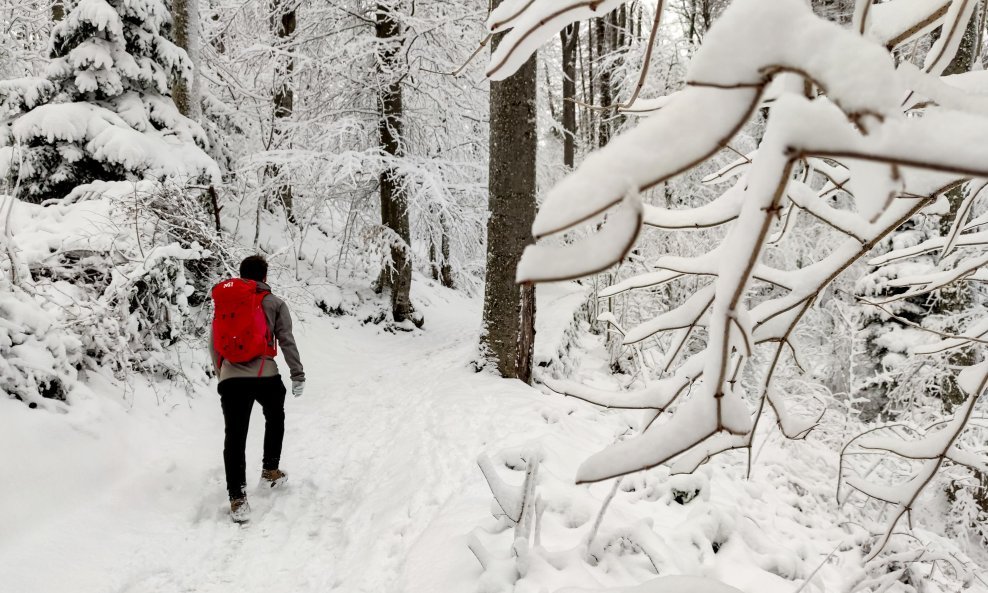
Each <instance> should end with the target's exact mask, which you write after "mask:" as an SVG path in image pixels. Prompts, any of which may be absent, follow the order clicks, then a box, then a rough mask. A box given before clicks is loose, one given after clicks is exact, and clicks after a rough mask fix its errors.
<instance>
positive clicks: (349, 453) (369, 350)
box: [0, 292, 543, 593]
mask: <svg viewBox="0 0 988 593" xmlns="http://www.w3.org/2000/svg"><path fill="white" fill-rule="evenodd" d="M426 296H427V298H428V299H431V300H433V301H437V302H434V303H431V304H430V303H424V304H425V313H426V316H427V323H428V324H429V325H428V329H427V331H424V332H416V333H411V334H398V335H393V334H388V333H384V332H383V331H379V330H377V329H376V328H375V326H361V325H360V324H359V323H358V322H357V321H355V320H354V319H352V318H339V319H334V320H331V319H327V318H325V317H321V318H319V319H314V320H312V321H310V322H309V323H307V324H302V325H304V326H305V327H303V328H302V329H301V331H299V332H298V333H299V342H300V347H301V351H302V356H303V361H304V362H305V364H306V372H307V375H308V384H307V387H306V393H305V395H304V397H303V398H302V399H299V400H289V401H288V403H287V420H286V423H287V430H286V438H285V449H284V453H283V456H282V457H283V463H282V467H283V468H284V469H285V470H286V471H288V472H289V473H290V477H291V481H290V483H289V487H288V488H286V489H284V490H280V491H270V490H268V491H262V490H260V489H259V488H258V487H257V486H255V485H254V480H256V479H257V476H259V473H260V456H261V437H262V433H263V430H262V427H263V417H262V416H261V414H260V409H259V407H257V406H255V410H254V416H253V417H252V430H251V434H250V440H249V443H248V452H247V453H248V496H249V498H250V502H251V506H252V509H253V515H252V520H251V522H250V523H249V524H248V525H247V526H246V527H240V526H237V525H234V524H232V523H230V521H229V519H228V518H227V516H226V500H225V492H224V489H223V483H222V456H221V450H222V432H223V431H222V416H221V414H220V410H219V403H218V401H217V399H216V396H215V395H213V394H212V393H204V394H202V395H200V397H198V398H197V399H195V400H192V401H191V403H190V405H188V406H187V405H185V404H184V402H183V405H181V406H177V407H175V408H173V409H172V410H171V411H169V412H168V416H169V418H168V419H167V420H165V419H162V417H161V410H160V408H158V409H157V410H156V409H155V406H154V405H153V404H151V405H146V406H145V407H146V408H149V409H141V407H140V406H138V405H135V407H134V409H132V410H131V411H130V412H127V413H125V412H123V411H122V410H118V409H116V408H119V406H118V405H116V404H108V403H107V401H106V400H107V398H105V397H93V398H90V399H87V400H86V401H85V402H80V403H79V406H81V407H84V408H87V409H86V410H83V411H81V412H77V410H73V412H72V414H70V418H72V422H71V426H73V427H75V428H71V429H66V428H65V427H64V426H63V425H64V424H65V423H64V418H57V417H54V416H50V415H45V414H42V413H38V412H34V411H27V410H24V409H23V406H20V408H18V405H19V404H18V403H17V402H0V428H2V429H4V430H3V431H2V434H0V450H8V451H10V450H13V451H18V450H19V451H23V452H24V455H21V456H17V455H15V457H17V459H16V460H15V461H14V464H13V468H12V469H13V475H19V476H22V478H23V479H22V480H17V482H18V483H20V484H21V486H22V487H23V489H22V490H18V487H17V486H15V484H14V483H12V481H10V480H3V481H0V524H4V523H6V524H8V525H13V528H12V529H11V530H7V535H4V530H0V583H3V587H2V588H3V589H4V590H9V591H24V592H38V593H49V592H50V593H61V592H66V593H68V592H72V593H86V592H90V591H91V592H101V593H102V592H114V593H139V592H150V591H154V592H156V593H171V592H176V593H177V592H190V591H195V592H201V593H206V592H214V591H215V592H222V591H237V592H245V591H246V592H250V591H263V592H266V593H272V592H279V591H285V592H289V591H292V592H306V591H313V592H315V591H318V592H325V591H343V592H347V593H350V592H354V593H355V592H360V591H368V592H369V591H375V592H380V591H388V592H398V591H426V590H429V591H443V589H442V588H441V583H442V582H443V578H444V577H443V575H444V574H448V575H450V576H449V579H450V582H455V581H456V580H458V579H462V577H463V576H464V572H473V573H475V574H479V572H480V569H479V566H477V565H476V562H475V561H474V560H473V559H472V557H471V556H470V555H469V552H468V551H467V550H466V548H465V546H463V545H462V542H451V541H442V542H436V541H432V542H429V544H428V545H425V546H418V547H416V545H415V544H416V541H417V540H418V538H419V537H420V536H421V534H423V533H424V532H425V531H426V528H427V527H428V526H429V525H430V523H433V522H440V523H441V522H448V523H449V525H450V529H445V530H444V529H439V530H435V529H433V530H430V532H436V533H454V534H455V533H461V534H465V533H466V532H468V531H469V530H470V528H471V521H469V520H467V521H462V522H459V524H458V522H457V517H458V516H460V515H462V514H463V513H466V514H467V515H470V516H472V517H474V518H475V517H476V516H477V514H478V513H483V512H484V511H485V509H487V508H488V507H489V504H490V494H489V491H488V490H487V489H486V485H485V484H484V482H483V480H482V479H481V477H480V474H479V472H478V470H477V468H476V464H475V462H474V460H475V458H476V456H477V454H478V453H479V452H480V451H481V450H483V449H484V447H485V445H486V443H488V442H491V441H492V442H493V443H495V444H496V443H498V442H500V441H502V440H503V439H505V438H506V437H508V436H509V435H510V434H511V433H514V432H519V431H530V430H532V429H535V428H537V426H538V425H539V423H540V422H541V418H540V416H539V415H538V414H536V413H533V411H532V407H531V406H530V405H522V406H517V405H512V402H511V401H510V400H511V399H515V398H517V402H516V403H525V402H527V403H529V404H531V403H532V402H533V401H534V400H536V399H538V400H542V398H540V397H539V396H538V395H537V394H536V392H534V391H533V390H531V389H529V388H527V387H525V386H523V385H522V384H520V383H518V382H511V381H504V380H499V379H495V378H492V377H490V376H487V375H483V374H477V373H474V372H472V371H471V370H470V369H469V368H468V366H467V363H468V361H469V360H470V357H471V355H472V354H473V353H474V351H475V350H474V349H475V343H476V342H475V340H476V330H475V327H476V325H477V319H478V315H479V311H478V310H477V308H476V303H474V302H470V301H467V300H465V299H462V298H461V297H459V296H457V295H455V294H452V293H445V292H444V293H434V292H431V293H429V294H428V295H426ZM438 301H445V302H438ZM143 395H144V396H146V397H148V398H151V397H152V396H149V395H148V394H143ZM141 396H142V394H141V393H138V394H137V396H136V398H140V397H141ZM505 398H509V399H508V400H506V399H505ZM538 405H543V402H541V401H540V402H539V403H538ZM512 410H514V411H512ZM83 412H85V413H83ZM32 415H33V416H34V417H33V418H32ZM59 422H62V425H60V424H59ZM39 423H40V424H44V425H45V426H41V425H39ZM25 426H26V427H30V428H25ZM59 426H62V427H61V428H60V429H59ZM8 428H9V429H10V430H6V429H8ZM51 431H54V432H51ZM52 434H60V437H64V438H57V439H56V440H58V442H51V441H52V440H53V439H52V437H51V435H52ZM8 469H11V468H8ZM451 501H454V502H452V503H451ZM8 518H9V519H10V520H9V521H8V520H7V519H8ZM432 537H435V536H432ZM450 554H453V555H454V556H455V557H450V556H449V555H450ZM461 582H462V581H461ZM437 587H438V588H437Z"/></svg>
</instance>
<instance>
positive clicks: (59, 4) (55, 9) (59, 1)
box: [51, 0, 65, 23]
mask: <svg viewBox="0 0 988 593" xmlns="http://www.w3.org/2000/svg"><path fill="white" fill-rule="evenodd" d="M64 18H65V3H64V2H63V0H55V1H54V2H52V3H51V20H53V21H55V22H56V23H57V22H59V21H60V20H62V19H64Z"/></svg>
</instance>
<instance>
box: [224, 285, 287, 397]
mask: <svg viewBox="0 0 988 593" xmlns="http://www.w3.org/2000/svg"><path fill="white" fill-rule="evenodd" d="M257 288H258V289H259V290H268V291H270V290H271V287H269V286H268V285H267V284H265V283H263V282H258V283H257ZM261 307H262V308H263V309H264V315H265V316H266V317H267V318H268V327H269V328H272V331H271V333H272V335H273V336H274V338H275V340H277V342H278V348H279V349H280V350H281V352H282V354H284V355H285V360H286V361H287V362H288V368H289V370H290V371H291V377H292V381H305V372H304V371H303V370H302V359H301V358H299V355H298V347H297V346H295V336H294V335H292V316H291V313H289V311H288V305H287V304H285V301H283V300H281V299H280V298H278V297H276V296H274V295H273V294H271V293H270V292H269V293H268V294H267V295H265V297H264V300H263V301H261ZM209 351H210V354H211V355H212V357H213V368H214V369H215V370H216V376H217V377H219V380H220V382H223V381H226V380H227V379H233V378H237V377H253V378H257V377H275V376H277V375H278V374H279V373H278V363H277V362H275V360H274V359H273V358H270V357H267V356H264V357H261V358H256V359H254V360H252V361H250V362H244V363H234V362H230V361H229V360H224V361H223V365H222V367H220V366H219V364H218V363H219V358H220V357H219V353H218V352H216V348H214V347H213V330H212V328H210V330H209ZM262 359H263V360H262Z"/></svg>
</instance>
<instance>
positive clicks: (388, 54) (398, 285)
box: [375, 4, 419, 323]
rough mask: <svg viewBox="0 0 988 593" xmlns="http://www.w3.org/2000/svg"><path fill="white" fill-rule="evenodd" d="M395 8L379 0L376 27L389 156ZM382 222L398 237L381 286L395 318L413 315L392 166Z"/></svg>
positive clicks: (405, 236)
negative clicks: (386, 294) (388, 299)
mask: <svg viewBox="0 0 988 593" xmlns="http://www.w3.org/2000/svg"><path fill="white" fill-rule="evenodd" d="M393 10H394V8H393V7H392V6H391V5H389V4H378V5H377V15H376V21H375V31H376V33H377V38H378V40H379V46H378V47H379V48H380V49H379V52H380V59H379V60H378V64H379V66H378V70H379V72H378V74H379V76H380V84H379V88H380V91H379V92H380V96H379V97H378V115H379V119H378V131H379V133H380V140H381V150H382V152H384V153H385V154H386V155H389V156H391V157H400V156H402V154H403V149H402V145H401V134H402V121H401V120H402V116H403V106H402V97H401V76H400V72H399V70H400V67H399V66H400V65H399V50H400V49H401V39H400V38H401V24H400V23H399V22H398V21H397V20H396V19H395V14H394V12H393ZM380 184H381V223H382V224H383V225H384V226H386V227H388V228H389V229H391V230H392V231H393V232H394V233H395V235H397V237H398V239H399V240H396V241H394V242H393V243H392V245H391V263H392V266H393V268H392V269H389V270H384V271H383V272H382V274H381V282H380V285H381V288H388V289H390V292H391V314H392V316H393V317H394V320H395V321H396V322H402V321H404V320H406V319H411V320H413V321H415V322H416V323H419V322H418V320H416V319H415V318H414V309H413V308H412V301H411V297H410V296H409V295H410V293H411V289H412V259H411V255H412V254H411V245H412V235H411V227H410V224H409V220H408V201H407V199H406V196H405V192H404V188H403V184H402V179H401V177H400V175H399V173H398V172H397V171H396V170H395V169H394V168H388V169H386V170H385V171H384V172H382V173H381V178H380Z"/></svg>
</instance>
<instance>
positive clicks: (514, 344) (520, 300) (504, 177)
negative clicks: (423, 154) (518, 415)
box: [481, 0, 537, 383]
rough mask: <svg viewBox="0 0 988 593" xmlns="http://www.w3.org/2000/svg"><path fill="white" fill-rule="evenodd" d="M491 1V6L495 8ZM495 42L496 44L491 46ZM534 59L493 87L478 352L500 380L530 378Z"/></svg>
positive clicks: (532, 304) (532, 296)
mask: <svg viewBox="0 0 988 593" xmlns="http://www.w3.org/2000/svg"><path fill="white" fill-rule="evenodd" d="M499 3H500V2H499V0H495V2H494V6H497V5H498V4H499ZM498 41H499V39H498V38H495V39H494V44H495V47H496V44H497V43H498ZM535 64H536V56H534V55H533V56H532V57H531V58H530V59H529V60H528V61H527V62H526V63H525V65H524V66H522V67H521V68H520V69H519V70H518V72H516V73H515V74H514V75H512V76H511V77H509V78H507V79H506V80H503V81H500V82H492V83H491V97H490V126H491V132H490V164H489V172H490V178H489V189H490V198H489V200H490V218H489V219H488V223H487V278H486V283H485V290H484V319H483V333H482V334H481V351H482V353H483V355H484V356H487V357H489V358H490V359H491V361H492V362H494V363H495V364H496V365H497V369H498V371H499V372H500V373H501V376H503V377H511V378H518V379H521V380H522V381H525V382H526V383H528V382H530V381H531V378H532V352H533V348H534V342H535V324H534V322H535V290H534V289H533V288H532V287H531V286H526V287H522V286H519V285H518V284H516V283H515V270H516V268H517V267H518V261H519V260H520V259H521V254H522V251H523V250H524V249H525V246H526V245H528V244H530V243H531V242H532V235H531V228H532V222H533V221H534V220H535V155H536V147H537V132H536V126H535V122H536V120H535V99H536V66H535Z"/></svg>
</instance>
